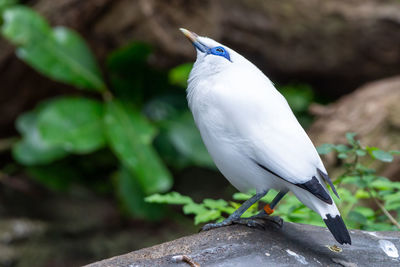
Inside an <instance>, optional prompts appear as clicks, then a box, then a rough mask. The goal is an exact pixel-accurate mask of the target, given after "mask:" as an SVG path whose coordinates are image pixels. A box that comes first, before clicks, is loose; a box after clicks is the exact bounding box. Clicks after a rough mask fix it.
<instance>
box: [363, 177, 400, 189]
mask: <svg viewBox="0 0 400 267" xmlns="http://www.w3.org/2000/svg"><path fill="white" fill-rule="evenodd" d="M370 187H372V188H376V189H378V190H390V189H400V182H392V181H390V180H388V179H379V180H375V181H373V182H371V183H370Z"/></svg>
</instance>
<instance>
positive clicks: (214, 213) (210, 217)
mask: <svg viewBox="0 0 400 267" xmlns="http://www.w3.org/2000/svg"><path fill="white" fill-rule="evenodd" d="M220 217H221V212H220V211H219V210H206V211H205V212H202V213H199V214H197V215H196V216H195V217H194V224H196V225H197V224H199V223H205V222H209V221H214V220H217V219H218V218H220Z"/></svg>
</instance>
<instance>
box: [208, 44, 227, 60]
mask: <svg viewBox="0 0 400 267" xmlns="http://www.w3.org/2000/svg"><path fill="white" fill-rule="evenodd" d="M209 53H210V54H212V55H216V56H221V57H224V58H226V59H227V60H229V61H231V58H230V56H229V53H228V51H226V50H225V48H223V47H222V46H217V47H214V48H211V49H210V50H209Z"/></svg>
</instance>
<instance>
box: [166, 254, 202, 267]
mask: <svg viewBox="0 0 400 267" xmlns="http://www.w3.org/2000/svg"><path fill="white" fill-rule="evenodd" d="M172 260H173V261H174V262H186V263H187V264H189V265H190V266H191V267H200V264H198V263H197V262H195V261H194V260H192V259H191V258H190V257H189V256H187V255H176V256H173V257H172Z"/></svg>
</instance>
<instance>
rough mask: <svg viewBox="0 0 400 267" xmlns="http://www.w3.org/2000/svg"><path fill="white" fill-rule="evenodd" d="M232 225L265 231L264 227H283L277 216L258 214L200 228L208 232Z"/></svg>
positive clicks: (208, 224)
mask: <svg viewBox="0 0 400 267" xmlns="http://www.w3.org/2000/svg"><path fill="white" fill-rule="evenodd" d="M232 224H241V225H246V226H248V227H251V228H257V229H261V230H265V228H266V226H272V227H274V228H278V229H279V228H281V227H282V225H283V220H282V219H281V218H280V217H278V216H269V215H268V214H266V213H262V212H261V213H259V214H257V215H255V216H252V217H249V218H238V219H233V220H231V219H229V218H227V219H225V220H224V221H222V222H219V223H207V224H206V225H204V226H203V227H202V228H201V231H208V230H211V229H215V228H220V227H224V226H228V225H232Z"/></svg>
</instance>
